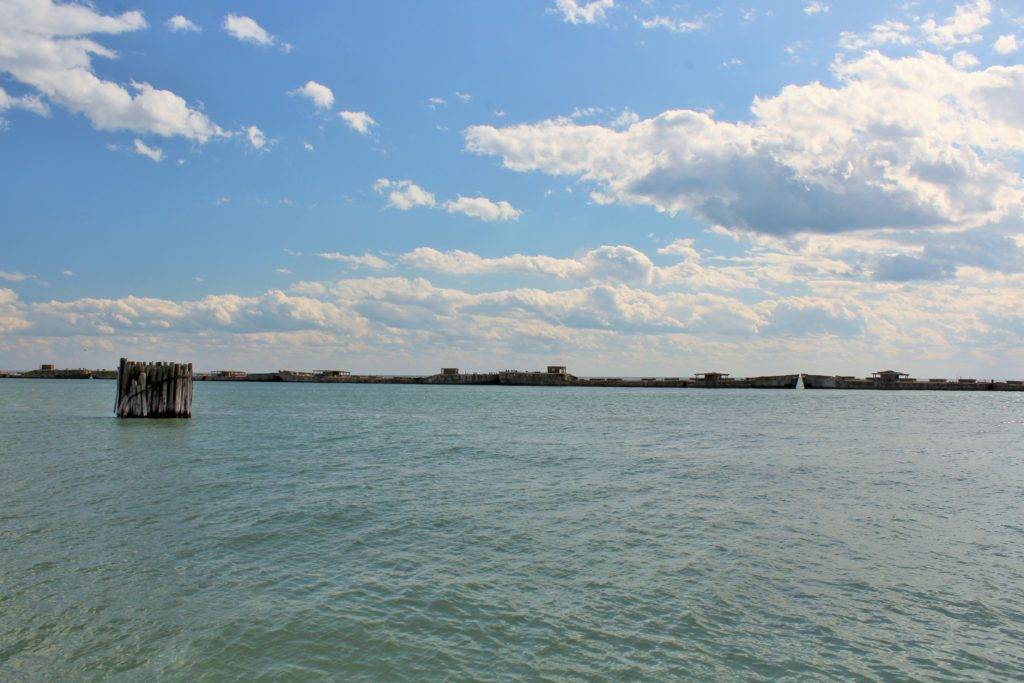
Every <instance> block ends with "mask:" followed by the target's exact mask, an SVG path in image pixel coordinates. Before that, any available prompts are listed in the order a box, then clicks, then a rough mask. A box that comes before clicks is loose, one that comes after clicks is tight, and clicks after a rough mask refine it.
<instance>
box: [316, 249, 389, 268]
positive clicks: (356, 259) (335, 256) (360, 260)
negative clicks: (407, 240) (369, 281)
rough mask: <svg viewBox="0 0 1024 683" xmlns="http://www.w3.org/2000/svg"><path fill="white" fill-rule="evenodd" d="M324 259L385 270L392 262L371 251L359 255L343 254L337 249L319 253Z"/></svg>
mask: <svg viewBox="0 0 1024 683" xmlns="http://www.w3.org/2000/svg"><path fill="white" fill-rule="evenodd" d="M317 256H319V257H320V258H322V259H327V260H328V261H340V262H341V263H347V264H348V265H350V266H354V267H356V268H373V269H375V270H385V269H387V268H390V267H391V264H390V263H388V262H387V261H385V260H384V259H382V258H381V257H379V256H375V255H374V254H371V253H369V252H367V253H365V254H363V255H361V256H359V255H355V254H342V253H340V252H337V251H331V252H322V253H320V254H317Z"/></svg>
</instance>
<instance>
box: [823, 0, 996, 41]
mask: <svg viewBox="0 0 1024 683" xmlns="http://www.w3.org/2000/svg"><path fill="white" fill-rule="evenodd" d="M991 11H992V6H991V4H990V3H989V2H988V0H978V1H976V2H973V3H968V4H964V5H958V6H957V7H956V9H955V11H954V13H953V15H952V16H950V17H947V18H946V19H945V20H943V21H937V20H936V19H935V18H929V19H927V20H925V21H923V22H921V23H919V24H917V25H915V26H910V25H908V24H906V23H904V22H900V21H895V20H888V21H884V22H882V23H879V24H875V25H874V26H873V27H872V28H871V30H870V31H868V32H866V33H856V32H852V31H843V32H842V33H840V35H839V47H840V48H842V49H844V50H850V51H856V50H866V49H873V48H877V47H882V46H884V45H904V46H905V45H917V44H922V43H923V44H926V45H928V46H930V47H931V48H937V49H939V50H951V49H953V48H955V47H957V46H959V45H966V44H969V43H976V42H978V41H980V40H981V30H982V29H984V28H985V27H986V26H988V25H989V14H990V13H991Z"/></svg>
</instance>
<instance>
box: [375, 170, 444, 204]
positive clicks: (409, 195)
mask: <svg viewBox="0 0 1024 683" xmlns="http://www.w3.org/2000/svg"><path fill="white" fill-rule="evenodd" d="M373 189H374V190H375V191H376V192H377V194H381V195H385V196H387V198H388V206H390V207H392V208H395V209H398V210H399V211H408V210H409V209H412V208H414V207H417V206H434V205H435V204H437V199H436V198H435V197H434V195H433V194H432V193H430V192H427V191H426V190H424V189H423V188H422V187H420V186H419V185H417V184H416V183H414V182H412V181H411V180H389V179H387V178H379V179H378V180H377V182H375V183H374V184H373Z"/></svg>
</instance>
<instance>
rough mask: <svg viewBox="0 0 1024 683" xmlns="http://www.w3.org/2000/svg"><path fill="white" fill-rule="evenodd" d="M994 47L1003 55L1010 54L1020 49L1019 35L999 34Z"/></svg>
mask: <svg viewBox="0 0 1024 683" xmlns="http://www.w3.org/2000/svg"><path fill="white" fill-rule="evenodd" d="M992 49H994V50H995V51H996V52H998V53H999V54H1001V55H1009V54H1013V53H1014V52H1016V51H1017V50H1019V49H1020V43H1019V42H1018V41H1017V36H1015V35H1013V34H1012V33H1010V34H1007V35H1005V36H999V38H998V39H997V40H996V42H995V44H993V45H992Z"/></svg>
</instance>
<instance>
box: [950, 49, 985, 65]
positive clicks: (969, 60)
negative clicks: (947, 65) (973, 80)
mask: <svg viewBox="0 0 1024 683" xmlns="http://www.w3.org/2000/svg"><path fill="white" fill-rule="evenodd" d="M979 64H981V62H980V61H978V58H977V57H975V56H974V55H972V54H971V53H970V52H967V51H966V50H960V51H959V52H957V53H956V54H955V55H953V66H955V67H956V68H958V69H971V68H973V67H976V66H978V65H979Z"/></svg>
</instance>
